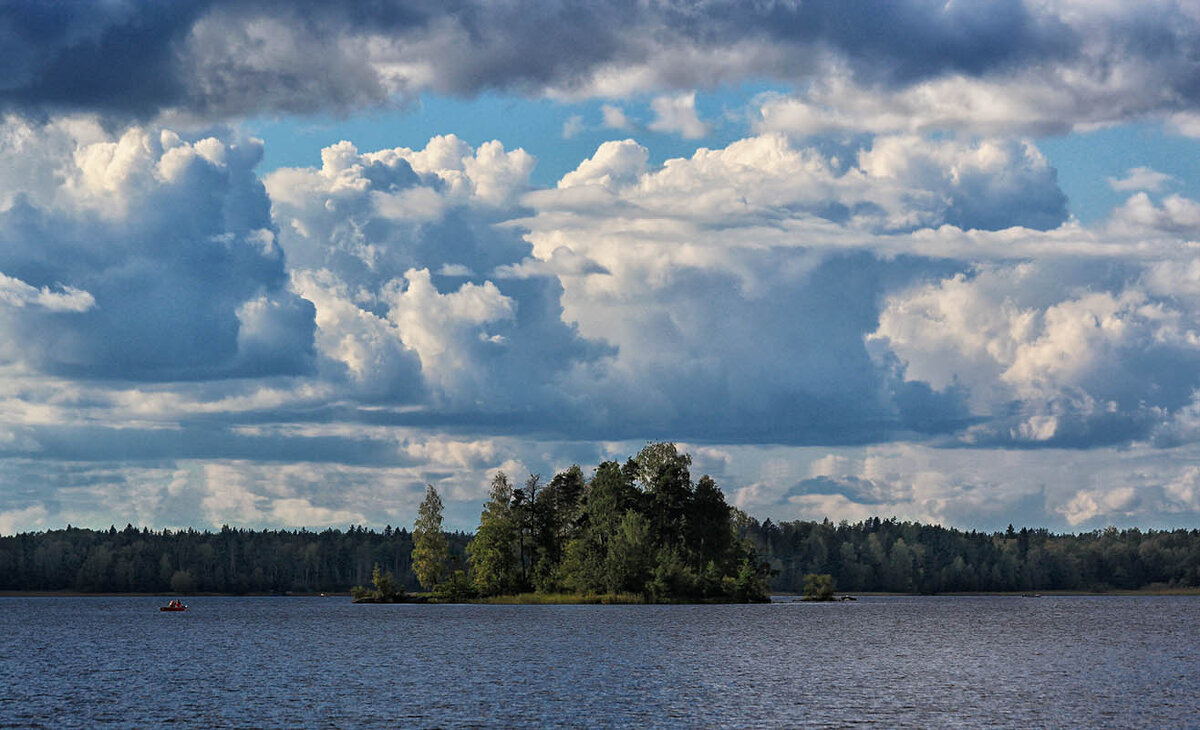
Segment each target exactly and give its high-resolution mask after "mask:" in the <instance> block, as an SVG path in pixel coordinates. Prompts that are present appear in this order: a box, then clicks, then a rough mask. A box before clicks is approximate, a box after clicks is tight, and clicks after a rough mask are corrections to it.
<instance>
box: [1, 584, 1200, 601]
mask: <svg viewBox="0 0 1200 730" xmlns="http://www.w3.org/2000/svg"><path fill="white" fill-rule="evenodd" d="M838 595H839V596H840V595H851V596H854V597H855V598H972V597H979V598H983V597H997V598H1005V597H1008V598H1051V597H1061V596H1096V597H1102V596H1168V597H1169V596H1200V586H1189V587H1181V588H1142V589H1136V590H1118V589H1114V590H1111V591H1073V590H1044V591H966V592H953V593H927V594H926V593H887V592H878V591H863V592H858V593H855V592H848V593H844V594H843V593H841V592H839V593H838ZM771 597H772V598H795V599H800V598H802V597H803V594H800V593H772V594H771ZM0 598H164V599H171V598H350V593H349V592H348V591H347V592H333V593H186V594H183V593H171V592H169V591H166V592H161V593H116V592H102V593H87V592H83V591H75V590H61V591H54V590H41V591H0ZM605 598H611V597H601V596H580V600H578V601H567V600H562V598H561V597H559V596H555V597H554V598H553V599H551V600H538V599H536V598H533V599H528V598H525V597H523V596H495V597H492V598H487V599H475V600H471V601H466V603H474V604H478V605H589V604H601V603H603V604H606V605H638V604H640V603H642V602H640V601H633V600H628V601H622V600H604V599H605ZM406 602H407V603H429V604H437V603H440V602H439V601H429V600H424V601H422V600H414V601H406ZM362 603H375V602H373V601H362ZM379 603H386V602H385V601H384V602H379ZM719 603H722V604H723V605H734V604H725V603H724V602H719ZM695 605H703V604H702V603H698V604H695ZM714 605H715V604H714Z"/></svg>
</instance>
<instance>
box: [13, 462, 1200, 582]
mask: <svg viewBox="0 0 1200 730" xmlns="http://www.w3.org/2000/svg"><path fill="white" fill-rule="evenodd" d="M689 464H690V458H689V457H687V456H686V455H684V454H678V453H676V452H675V449H674V446H672V445H670V444H651V445H649V446H647V448H646V449H644V450H643V451H642V453H640V454H639V455H638V456H637V457H636V458H633V459H630V460H628V461H627V462H626V463H625V464H624V465H619V464H617V463H616V462H606V463H605V464H601V465H600V466H599V467H597V469H596V471H595V473H594V474H593V475H592V477H591V478H590V479H586V478H585V477H584V476H583V472H582V470H581V469H580V468H579V467H577V466H575V467H571V468H570V469H568V470H567V471H565V472H562V473H560V474H557V475H555V477H554V479H552V480H551V482H550V483H549V484H548V485H546V486H545V487H541V486H540V485H539V483H538V478H537V477H536V476H531V477H530V480H529V481H527V483H526V485H525V487H524V488H523V489H513V488H512V487H511V486H509V485H508V482H507V478H506V477H505V476H504V475H503V474H500V475H497V477H496V479H495V480H493V484H492V494H491V495H490V497H491V498H490V499H489V501H488V503H487V504H486V505H485V507H484V511H483V514H482V515H481V520H480V527H479V530H478V531H477V533H476V534H475V535H471V534H467V533H462V532H443V531H442V530H441V502H440V499H439V498H438V496H437V493H436V491H435V490H434V489H433V488H432V487H430V488H429V489H428V494H427V496H426V501H425V502H423V503H422V506H421V510H420V514H419V517H418V520H417V523H416V525H415V531H414V532H409V531H408V530H406V529H394V528H392V527H387V528H385V529H384V530H382V531H376V530H370V529H365V528H363V527H351V528H350V529H348V530H345V531H342V530H333V529H329V530H324V531H322V532H310V531H307V530H299V531H286V530H263V531H254V530H245V529H236V528H230V527H223V528H222V529H221V530H220V531H218V532H210V531H204V532H198V531H196V530H181V531H172V530H162V531H153V530H149V529H145V528H142V529H138V528H135V527H133V526H130V525H127V526H126V527H125V529H123V530H118V529H117V528H116V527H112V528H109V529H108V530H90V529H80V528H74V527H70V526H68V527H67V529H64V530H51V531H48V532H37V533H24V534H19V535H16V536H12V537H0V591H61V590H74V591H81V592H96V593H108V592H111V593H161V592H168V591H170V592H177V593H192V592H201V593H226V594H245V593H282V592H295V593H316V592H344V591H349V590H350V589H351V588H352V587H355V586H364V585H367V584H369V583H371V582H372V578H373V577H374V576H378V575H380V573H376V571H375V567H376V566H379V568H380V570H381V571H383V572H386V573H390V574H391V578H389V580H394V581H395V584H396V587H397V588H400V589H403V590H407V591H417V590H419V589H420V588H422V587H424V588H425V589H427V590H428V589H431V588H437V590H435V591H434V592H435V594H436V593H438V592H439V591H441V592H443V593H446V595H447V596H450V597H459V598H461V597H464V596H469V595H477V596H487V595H497V594H507V593H516V592H523V591H528V590H536V591H539V592H545V593H555V592H566V593H577V594H582V593H620V592H627V593H633V594H643V595H644V596H645V597H646V599H647V600H678V599H687V598H696V599H710V600H720V599H729V600H747V599H750V600H753V598H754V597H755V596H760V595H762V591H763V588H762V583H761V581H762V580H763V579H765V578H766V577H767V575H768V574H769V576H770V578H769V580H770V590H772V591H778V592H795V593H799V592H801V591H802V590H803V589H804V584H805V576H806V575H814V574H816V575H821V574H829V575H832V576H833V578H834V581H835V584H836V588H837V590H838V591H843V592H846V591H856V592H859V591H891V592H904V593H910V592H911V593H949V592H970V591H1048V590H1077V591H1103V590H1111V589H1125V590H1133V589H1139V588H1146V587H1152V586H1153V587H1197V586H1200V530H1175V531H1169V532H1168V531H1154V530H1150V531H1145V532H1143V531H1141V530H1138V529H1136V528H1135V529H1127V530H1117V529H1115V528H1111V527H1110V528H1108V529H1105V530H1097V531H1094V532H1087V533H1083V534H1078V535H1057V534H1052V533H1050V532H1049V531H1047V530H1044V529H1034V530H1030V529H1021V530H1015V529H1014V528H1013V527H1012V526H1011V525H1010V526H1009V528H1008V530H1007V531H1004V532H996V533H985V532H975V531H971V532H965V531H962V530H957V529H952V528H945V527H938V526H933V525H922V524H919V523H915V522H899V521H897V520H894V519H888V520H881V519H879V518H874V519H869V520H865V521H863V522H859V523H855V524H849V523H847V522H841V523H838V524H834V523H832V522H829V521H828V520H826V521H824V522H807V521H796V522H781V523H773V522H771V521H770V520H767V521H765V522H759V521H758V520H755V519H753V518H751V517H749V516H747V515H745V514H744V513H742V512H741V511H740V510H737V509H734V508H732V507H729V506H727V505H726V504H725V501H724V497H723V496H722V495H721V492H720V489H719V488H717V486H716V485H715V484H714V483H713V482H712V480H711V479H709V478H708V477H703V478H701V479H700V480H699V481H698V482H696V483H694V484H693V483H692V482H691V480H690V478H689V476H688V472H687V466H688V465H689ZM414 538H415V539H414ZM472 543H473V544H472ZM414 546H415V547H416V551H415V552H414ZM414 560H415V567H414ZM756 585H757V586H758V587H755V586H756Z"/></svg>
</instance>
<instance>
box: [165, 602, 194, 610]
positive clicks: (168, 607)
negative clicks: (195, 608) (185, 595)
mask: <svg viewBox="0 0 1200 730" xmlns="http://www.w3.org/2000/svg"><path fill="white" fill-rule="evenodd" d="M158 610H159V611H186V610H187V606H185V605H183V603H182V602H180V601H171V602H170V603H168V604H167V605H165V606H159V607H158Z"/></svg>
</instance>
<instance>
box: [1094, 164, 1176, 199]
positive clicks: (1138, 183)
mask: <svg viewBox="0 0 1200 730" xmlns="http://www.w3.org/2000/svg"><path fill="white" fill-rule="evenodd" d="M1107 179H1108V186H1109V187H1110V188H1112V189H1113V190H1116V191H1118V192H1128V191H1132V190H1148V191H1150V192H1152V193H1156V192H1158V191H1160V190H1162V188H1163V186H1164V185H1166V184H1167V183H1170V182H1171V181H1173V180H1174V179H1175V176H1174V175H1168V174H1166V173H1163V172H1158V171H1156V170H1152V169H1150V168H1149V167H1131V168H1129V170H1127V171H1126V173H1125V177H1122V178H1115V177H1110V178H1107Z"/></svg>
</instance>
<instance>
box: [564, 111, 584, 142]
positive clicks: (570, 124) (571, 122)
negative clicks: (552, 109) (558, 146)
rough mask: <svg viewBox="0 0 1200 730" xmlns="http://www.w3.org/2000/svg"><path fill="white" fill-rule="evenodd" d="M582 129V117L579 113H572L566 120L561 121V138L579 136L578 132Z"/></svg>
mask: <svg viewBox="0 0 1200 730" xmlns="http://www.w3.org/2000/svg"><path fill="white" fill-rule="evenodd" d="M583 130H584V125H583V117H582V116H581V115H579V114H572V115H571V116H569V117H567V121H565V122H563V127H562V138H563V139H574V138H575V137H577V136H579V133H580V132H582V131H583Z"/></svg>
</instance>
